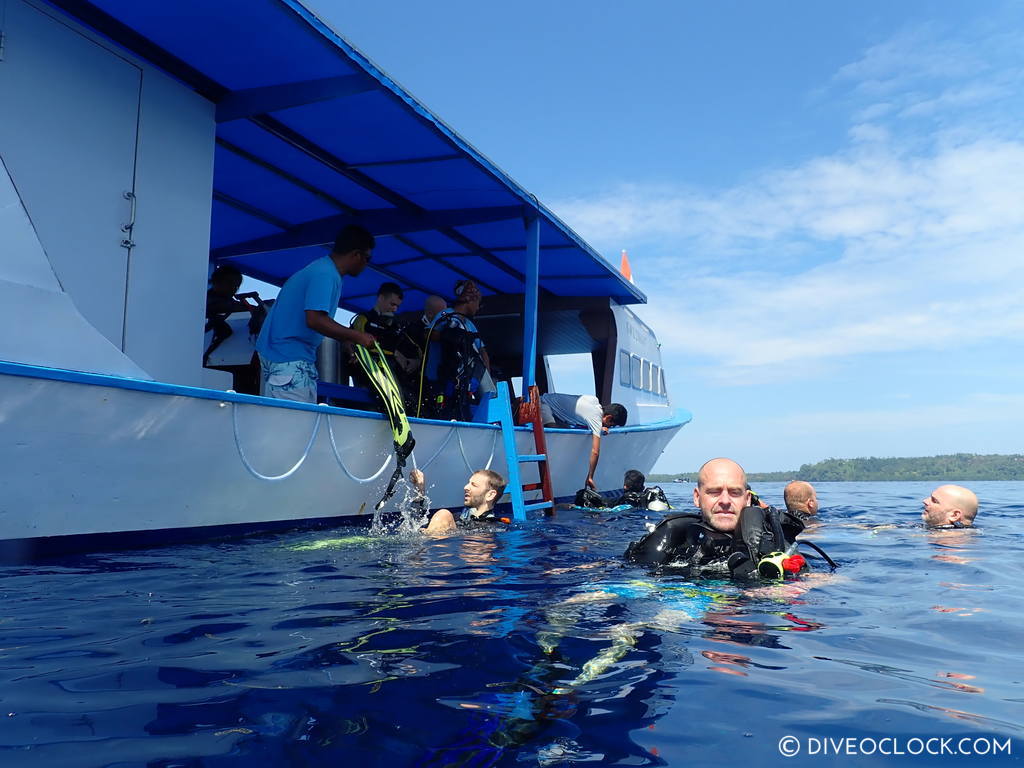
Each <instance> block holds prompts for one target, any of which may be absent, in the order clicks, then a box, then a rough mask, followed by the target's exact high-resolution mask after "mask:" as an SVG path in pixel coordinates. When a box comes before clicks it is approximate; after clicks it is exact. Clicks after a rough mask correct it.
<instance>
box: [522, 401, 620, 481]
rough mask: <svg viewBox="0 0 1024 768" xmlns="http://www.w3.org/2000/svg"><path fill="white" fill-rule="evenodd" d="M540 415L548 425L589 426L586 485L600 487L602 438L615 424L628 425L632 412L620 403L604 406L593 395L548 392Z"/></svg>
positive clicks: (545, 424)
mask: <svg viewBox="0 0 1024 768" xmlns="http://www.w3.org/2000/svg"><path fill="white" fill-rule="evenodd" d="M540 415H541V419H542V420H543V422H544V426H545V427H565V426H569V427H587V428H589V429H590V432H591V435H592V436H593V437H592V438H591V441H590V460H589V464H588V465H587V479H586V482H584V484H583V487H584V488H593V489H594V490H595V491H596V490H598V488H597V484H596V483H595V482H594V472H596V471H597V462H598V461H600V459H601V437H602V435H605V434H607V433H608V430H609V429H611V428H612V427H624V426H626V419H627V418H628V417H629V414H628V413H627V412H626V409H625V407H624V406H622V405H619V404H618V403H610V404H609V405H604V406H602V405H601V402H600V401H599V400H598V399H597V398H596V397H594V396H593V395H560V394H556V393H554V392H548V393H545V394H543V395H541V396H540Z"/></svg>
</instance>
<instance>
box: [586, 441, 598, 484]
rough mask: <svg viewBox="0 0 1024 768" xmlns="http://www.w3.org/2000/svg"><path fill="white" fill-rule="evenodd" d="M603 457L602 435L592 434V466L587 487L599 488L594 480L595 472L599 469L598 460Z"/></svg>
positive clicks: (588, 474)
mask: <svg viewBox="0 0 1024 768" xmlns="http://www.w3.org/2000/svg"><path fill="white" fill-rule="evenodd" d="M600 458H601V436H600V435H594V434H591V436H590V468H589V469H588V470H587V483H586V485H587V487H588V488H593V489H594V490H595V491H596V490H597V484H596V483H595V482H594V473H595V472H596V471H597V462H598V460H599V459H600Z"/></svg>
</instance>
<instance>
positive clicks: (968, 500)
mask: <svg viewBox="0 0 1024 768" xmlns="http://www.w3.org/2000/svg"><path fill="white" fill-rule="evenodd" d="M921 503H922V504H923V505H924V509H923V511H922V512H921V519H922V520H924V524H925V525H926V526H928V527H929V528H970V527H971V526H973V525H974V518H975V516H977V514H978V497H977V496H975V495H974V492H973V491H971V490H970V489H968V488H964V487H963V486H962V485H940V486H939V487H938V488H936V489H935V490H934V491H932V492H931V493H930V494H929V495H928V498H926V499H922V500H921Z"/></svg>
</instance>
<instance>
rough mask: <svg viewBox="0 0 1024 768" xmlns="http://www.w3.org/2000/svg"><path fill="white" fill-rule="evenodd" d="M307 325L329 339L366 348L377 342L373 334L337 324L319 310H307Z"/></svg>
mask: <svg viewBox="0 0 1024 768" xmlns="http://www.w3.org/2000/svg"><path fill="white" fill-rule="evenodd" d="M306 325H307V326H308V327H309V328H311V329H312V330H314V331H316V332H317V333H322V334H323V335H324V336H327V337H329V338H332V339H337V340H338V341H348V342H352V343H353V344H360V345H362V346H364V347H372V346H373V344H374V342H375V341H376V339H375V338H374V337H373V336H372V335H371V334H369V333H364V332H363V331H357V330H355V329H354V328H346V327H345V326H344V325H342V324H341V323H338V322H336V321H335V320H334V319H333V318H332V317H330V316H329V315H328V314H327V313H326V312H323V311H321V310H318V309H307V310H306Z"/></svg>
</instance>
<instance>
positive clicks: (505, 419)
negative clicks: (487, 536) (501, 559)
mask: <svg viewBox="0 0 1024 768" xmlns="http://www.w3.org/2000/svg"><path fill="white" fill-rule="evenodd" d="M497 405H498V416H499V419H500V422H501V437H502V440H503V441H504V443H505V461H506V462H507V464H508V493H509V496H511V497H512V513H513V517H514V518H515V519H516V520H517V521H522V520H525V519H526V513H527V512H534V511H536V510H538V509H552V508H553V507H554V501H553V499H552V497H551V490H550V480H549V481H548V483H545V482H544V478H545V476H546V474H547V461H548V457H547V450H546V446H545V440H544V429H543V427H541V429H540V431H539V434H538V432H537V430H534V440H535V441H536V443H537V447H536V450H537V451H538V453H524V454H522V455H520V454H519V453H518V452H517V450H516V432H515V420H514V419H513V418H512V399H511V397H510V395H509V390H508V382H507V381H499V382H498V403H497ZM528 462H533V463H536V464H537V465H538V472H539V473H540V476H541V482H539V483H530V484H529V485H525V486H524V485H523V478H522V474H521V473H520V471H519V465H520V464H525V463H528ZM545 486H546V487H545ZM537 490H539V491H541V492H542V493H543V495H544V499H543V500H542V501H535V502H531V503H530V504H527V503H526V502H525V501H524V500H523V491H537Z"/></svg>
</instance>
